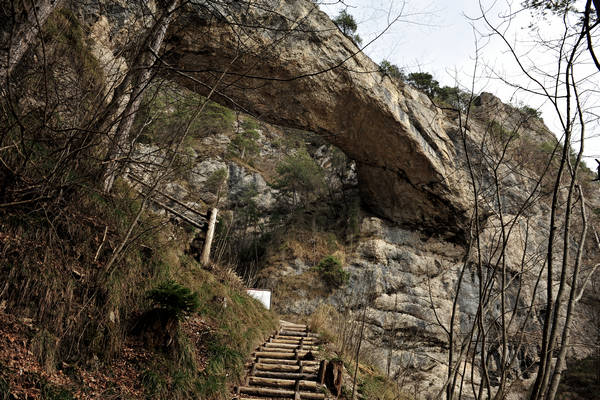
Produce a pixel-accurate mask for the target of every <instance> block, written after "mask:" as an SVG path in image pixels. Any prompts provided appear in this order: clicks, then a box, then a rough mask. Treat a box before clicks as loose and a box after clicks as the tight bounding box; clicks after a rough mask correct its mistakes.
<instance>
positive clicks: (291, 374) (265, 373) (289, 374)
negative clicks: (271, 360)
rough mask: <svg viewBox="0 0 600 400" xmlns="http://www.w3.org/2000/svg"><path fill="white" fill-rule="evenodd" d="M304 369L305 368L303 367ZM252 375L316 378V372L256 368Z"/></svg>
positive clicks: (307, 379) (306, 379) (279, 377)
mask: <svg viewBox="0 0 600 400" xmlns="http://www.w3.org/2000/svg"><path fill="white" fill-rule="evenodd" d="M305 369H306V368H305ZM254 376H260V377H263V378H278V379H295V380H297V379H302V380H305V381H310V380H316V379H317V374H316V373H308V372H277V371H261V370H256V371H255V372H254Z"/></svg>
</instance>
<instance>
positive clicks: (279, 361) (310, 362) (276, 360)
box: [256, 357, 319, 366]
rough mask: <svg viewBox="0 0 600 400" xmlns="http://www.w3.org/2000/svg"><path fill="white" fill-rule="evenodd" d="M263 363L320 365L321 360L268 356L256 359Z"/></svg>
mask: <svg viewBox="0 0 600 400" xmlns="http://www.w3.org/2000/svg"><path fill="white" fill-rule="evenodd" d="M256 362H258V363H262V364H289V365H310V366H314V365H319V361H316V360H283V359H281V358H266V357H260V358H258V360H257V361H256Z"/></svg>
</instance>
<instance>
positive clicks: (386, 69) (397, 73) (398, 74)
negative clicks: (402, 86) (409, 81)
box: [379, 60, 406, 81]
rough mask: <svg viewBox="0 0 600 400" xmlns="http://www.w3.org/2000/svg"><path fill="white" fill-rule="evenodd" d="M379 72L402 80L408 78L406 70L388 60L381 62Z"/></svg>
mask: <svg viewBox="0 0 600 400" xmlns="http://www.w3.org/2000/svg"><path fill="white" fill-rule="evenodd" d="M379 72H381V73H382V74H383V75H387V76H389V77H390V78H394V79H399V80H401V81H404V80H406V75H405V74H404V71H402V70H401V69H400V68H398V66H397V65H395V64H392V63H391V62H389V61H388V60H383V61H382V62H381V63H379Z"/></svg>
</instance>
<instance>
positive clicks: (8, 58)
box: [0, 0, 64, 84]
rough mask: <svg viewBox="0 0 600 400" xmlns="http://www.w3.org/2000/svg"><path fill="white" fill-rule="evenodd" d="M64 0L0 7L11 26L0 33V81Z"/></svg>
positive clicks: (27, 0) (28, 1) (25, 1)
mask: <svg viewBox="0 0 600 400" xmlns="http://www.w3.org/2000/svg"><path fill="white" fill-rule="evenodd" d="M63 1H64V0H22V1H13V2H11V4H10V5H6V6H0V7H2V8H4V10H2V9H0V12H2V11H3V14H5V15H6V16H7V17H8V18H10V19H12V24H7V25H6V27H9V26H10V28H9V29H8V30H7V31H3V32H1V33H0V35H1V36H0V52H1V54H0V57H2V59H1V60H0V79H2V82H3V84H4V82H5V81H6V79H8V77H9V76H10V74H11V73H12V72H13V70H14V68H15V67H16V66H17V65H18V64H19V62H21V59H22V58H23V56H24V55H25V53H26V52H27V50H28V49H29V47H30V46H31V43H33V41H34V40H35V38H36V37H37V36H38V35H39V33H40V30H41V28H42V26H43V25H44V23H46V20H47V19H48V17H49V16H50V14H52V11H54V9H56V8H57V7H59V6H60V4H61V3H62V2H63Z"/></svg>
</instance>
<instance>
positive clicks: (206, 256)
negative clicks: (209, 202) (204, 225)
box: [202, 208, 219, 265]
mask: <svg viewBox="0 0 600 400" xmlns="http://www.w3.org/2000/svg"><path fill="white" fill-rule="evenodd" d="M218 211H219V210H217V208H213V209H212V212H211V214H210V221H209V222H208V232H206V240H205V241H204V249H203V250H202V264H204V265H208V263H209V262H210V247H211V245H212V241H213V237H214V235H215V223H216V222H217V212H218Z"/></svg>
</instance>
